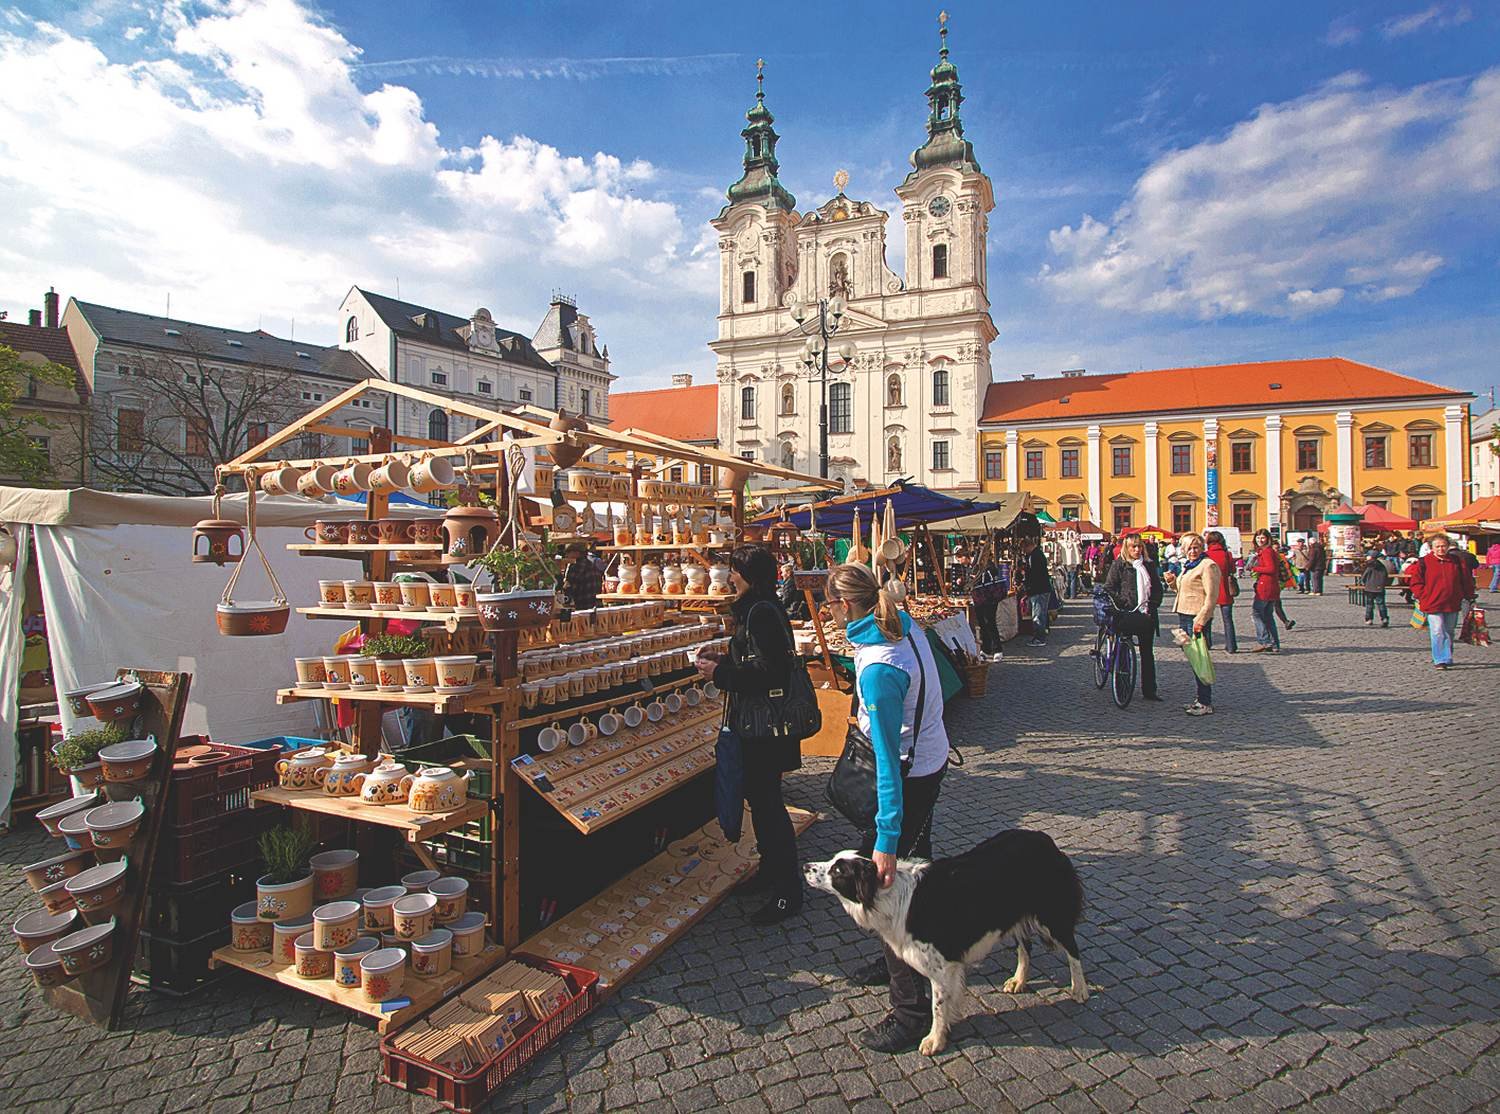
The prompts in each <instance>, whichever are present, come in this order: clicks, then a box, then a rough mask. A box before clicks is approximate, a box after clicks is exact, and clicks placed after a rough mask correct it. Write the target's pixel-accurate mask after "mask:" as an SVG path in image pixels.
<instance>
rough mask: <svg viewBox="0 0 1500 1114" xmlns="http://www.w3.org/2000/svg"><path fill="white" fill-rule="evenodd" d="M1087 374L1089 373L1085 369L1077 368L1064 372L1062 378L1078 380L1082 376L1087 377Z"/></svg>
mask: <svg viewBox="0 0 1500 1114" xmlns="http://www.w3.org/2000/svg"><path fill="white" fill-rule="evenodd" d="M1087 374H1088V372H1087V371H1086V370H1085V369H1084V368H1081V367H1075V368H1069V369H1068V370H1067V371H1065V372H1063V373H1062V377H1063V378H1064V379H1077V378H1078V377H1079V376H1080V375H1087Z"/></svg>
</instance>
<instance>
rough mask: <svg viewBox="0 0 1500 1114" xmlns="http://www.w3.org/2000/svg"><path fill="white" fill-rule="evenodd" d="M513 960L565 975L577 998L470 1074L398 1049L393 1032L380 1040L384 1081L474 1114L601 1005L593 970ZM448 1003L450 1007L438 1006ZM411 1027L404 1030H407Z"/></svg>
mask: <svg viewBox="0 0 1500 1114" xmlns="http://www.w3.org/2000/svg"><path fill="white" fill-rule="evenodd" d="M510 958H511V959H514V960H519V961H520V962H522V963H527V964H530V965H531V966H532V967H540V968H541V969H542V970H544V971H551V972H553V973H554V974H558V975H561V976H562V977H563V978H564V979H565V980H566V981H567V984H568V989H569V990H570V991H572V992H573V997H572V998H570V999H569V1000H568V1002H567V1004H565V1005H564V1006H562V1007H561V1008H560V1009H558V1010H557V1011H556V1012H555V1013H553V1014H551V1015H550V1016H548V1017H547V1018H546V1019H545V1020H543V1021H541V1022H539V1023H538V1024H537V1026H536V1028H534V1029H532V1030H531V1031H530V1032H529V1033H527V1034H526V1035H525V1036H524V1037H522V1038H521V1039H520V1040H518V1041H516V1043H515V1044H513V1045H511V1046H510V1047H509V1048H507V1049H505V1051H503V1052H501V1053H500V1055H498V1056H496V1057H495V1058H494V1059H493V1060H491V1061H490V1062H489V1063H488V1064H486V1065H484V1067H482V1068H479V1069H477V1070H475V1071H473V1072H471V1073H470V1074H468V1075H455V1074H453V1073H452V1072H450V1071H448V1070H447V1069H446V1068H442V1067H439V1066H438V1065H437V1064H434V1063H431V1062H429V1061H427V1060H424V1059H422V1058H421V1057H420V1056H413V1055H412V1054H411V1053H409V1052H405V1051H403V1050H401V1049H399V1048H397V1047H395V1046H394V1045H393V1044H391V1039H392V1038H393V1037H395V1036H397V1034H396V1033H392V1034H390V1035H389V1036H386V1037H383V1038H382V1039H381V1041H380V1078H381V1079H383V1080H385V1081H386V1082H387V1083H391V1084H394V1085H395V1086H397V1087H400V1088H401V1089H402V1090H404V1091H413V1092H415V1093H417V1094H420V1095H426V1096H427V1097H429V1098H432V1099H436V1100H437V1101H438V1102H440V1103H442V1104H443V1105H444V1106H446V1107H447V1108H448V1109H449V1110H455V1111H458V1112H459V1114H469V1112H470V1111H474V1110H477V1109H478V1108H479V1107H481V1106H483V1105H484V1104H485V1103H486V1102H487V1101H488V1100H489V1099H490V1097H491V1096H493V1095H494V1094H495V1092H496V1091H498V1090H500V1088H501V1087H503V1086H505V1082H506V1080H508V1079H510V1077H511V1076H513V1075H515V1074H516V1072H518V1071H520V1070H521V1069H522V1068H524V1067H525V1066H526V1065H527V1064H529V1063H530V1062H531V1061H532V1060H534V1059H536V1057H537V1055H538V1054H539V1053H540V1052H541V1051H542V1050H543V1049H545V1048H547V1047H548V1046H549V1045H551V1044H552V1043H553V1042H554V1041H555V1040H557V1038H558V1037H560V1036H562V1035H563V1033H564V1032H566V1031H567V1030H568V1029H569V1028H570V1027H572V1026H573V1025H574V1024H575V1023H576V1022H578V1021H579V1020H580V1019H581V1018H583V1017H584V1016H585V1015H587V1014H588V1013H589V1012H590V1011H591V1010H593V1008H594V1007H595V1006H596V1005H598V1001H599V988H598V983H599V976H598V975H597V974H595V973H594V972H593V971H586V970H584V969H583V968H582V967H570V966H569V965H568V964H566V963H557V962H555V961H553V960H550V959H542V958H541V957H539V956H534V955H526V954H524V953H522V952H515V953H513V954H512V955H511V956H510ZM476 981H477V980H476ZM443 1004H446V1003H439V1005H443ZM437 1008H438V1007H437V1006H431V1007H429V1008H428V1009H425V1010H423V1011H422V1012H421V1013H420V1014H418V1015H417V1017H418V1018H422V1017H426V1016H427V1014H429V1013H431V1012H432V1011H433V1010H434V1009H437ZM413 1020H416V1019H413ZM408 1027H409V1026H405V1025H403V1026H402V1029H403V1030H404V1029H406V1028H408Z"/></svg>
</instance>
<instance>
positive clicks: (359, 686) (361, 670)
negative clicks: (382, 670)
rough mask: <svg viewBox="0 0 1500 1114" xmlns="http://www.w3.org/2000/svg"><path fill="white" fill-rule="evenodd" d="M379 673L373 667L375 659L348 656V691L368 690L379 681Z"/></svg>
mask: <svg viewBox="0 0 1500 1114" xmlns="http://www.w3.org/2000/svg"><path fill="white" fill-rule="evenodd" d="M379 680H380V675H379V673H378V672H377V671H376V669H375V659H374V658H367V657H357V656H356V657H350V659H349V691H350V692H369V691H370V690H371V689H373V688H374V687H375V686H376V684H378V683H379Z"/></svg>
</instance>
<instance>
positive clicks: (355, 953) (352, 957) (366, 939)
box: [333, 936, 380, 988]
mask: <svg viewBox="0 0 1500 1114" xmlns="http://www.w3.org/2000/svg"><path fill="white" fill-rule="evenodd" d="M379 947H380V941H379V940H378V939H376V938H375V937H374V936H361V937H359V938H358V939H356V940H355V941H354V943H352V944H349V945H347V946H345V947H342V948H339V949H338V950H337V951H336V952H334V953H333V981H334V982H335V983H337V984H338V985H339V986H343V987H350V988H352V987H356V986H358V985H359V961H360V960H361V959H363V958H364V957H365V956H367V955H369V954H370V953H371V952H373V951H374V950H375V949H377V948H379Z"/></svg>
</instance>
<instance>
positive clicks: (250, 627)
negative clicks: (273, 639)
mask: <svg viewBox="0 0 1500 1114" xmlns="http://www.w3.org/2000/svg"><path fill="white" fill-rule="evenodd" d="M291 615H292V609H291V606H290V605H289V604H286V603H282V602H280V601H279V600H247V601H246V602H244V603H221V604H219V605H218V606H217V607H216V608H215V616H216V618H217V619H218V623H219V633H220V634H226V635H229V636H231V637H234V638H248V637H252V636H255V635H263V634H281V633H282V632H283V631H284V630H286V623H287V620H288V619H289V618H291Z"/></svg>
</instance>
